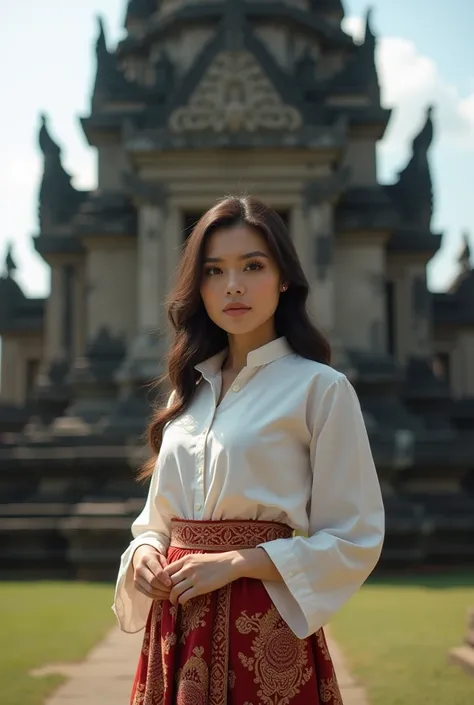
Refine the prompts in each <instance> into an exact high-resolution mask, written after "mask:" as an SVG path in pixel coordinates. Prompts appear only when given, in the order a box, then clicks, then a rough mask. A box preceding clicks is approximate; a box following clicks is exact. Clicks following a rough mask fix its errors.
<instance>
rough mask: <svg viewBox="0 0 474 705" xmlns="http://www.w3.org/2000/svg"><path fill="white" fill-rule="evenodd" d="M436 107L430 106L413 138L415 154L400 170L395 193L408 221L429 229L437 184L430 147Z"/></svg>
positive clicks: (407, 223)
mask: <svg viewBox="0 0 474 705" xmlns="http://www.w3.org/2000/svg"><path fill="white" fill-rule="evenodd" d="M432 114H433V107H432V106H428V108H427V110H426V118H425V123H424V125H423V127H422V129H421V130H420V132H419V133H418V134H417V135H416V137H415V138H414V139H413V142H412V154H411V158H410V160H409V162H408V164H407V165H406V167H405V168H404V169H403V170H402V171H401V172H400V173H399V178H398V182H397V183H396V184H395V185H394V187H393V188H394V193H395V195H396V197H397V199H398V203H399V207H400V210H401V212H402V214H403V218H404V222H405V224H406V225H410V226H412V227H413V226H415V227H420V228H421V229H425V230H428V229H429V228H430V225H431V217H432V215H433V185H432V181H431V173H430V165H429V162H428V150H429V148H430V146H431V143H432V141H433V119H432Z"/></svg>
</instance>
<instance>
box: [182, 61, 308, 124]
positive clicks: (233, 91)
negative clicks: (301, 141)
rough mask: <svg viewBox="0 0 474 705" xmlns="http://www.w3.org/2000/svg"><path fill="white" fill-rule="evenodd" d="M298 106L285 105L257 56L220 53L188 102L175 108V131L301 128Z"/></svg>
mask: <svg viewBox="0 0 474 705" xmlns="http://www.w3.org/2000/svg"><path fill="white" fill-rule="evenodd" d="M301 123H302V119H301V115H300V113H299V112H298V110H296V108H294V107H292V106H289V105H285V104H284V103H283V101H282V99H281V97H280V95H279V94H278V93H277V91H276V90H275V88H274V86H273V85H272V83H271V82H270V80H269V79H268V77H267V76H266V75H265V73H264V71H263V70H262V68H261V67H260V65H259V64H258V63H257V61H256V60H255V58H254V57H253V56H252V54H250V53H249V52H246V51H225V52H221V53H220V54H218V55H217V57H216V58H215V59H214V61H213V62H212V64H211V66H210V67H209V69H208V71H207V73H206V74H205V75H204V76H203V78H202V79H201V81H200V83H199V84H198V86H197V88H196V90H195V92H194V93H193V95H192V96H191V98H190V101H189V103H188V104H187V105H185V106H183V107H180V108H178V109H177V110H175V111H174V112H173V113H172V114H171V117H170V121H169V125H170V129H171V130H172V131H173V132H177V133H182V132H201V131H212V132H218V133H219V132H256V131H257V130H286V131H292V130H297V129H298V128H299V127H300V126H301Z"/></svg>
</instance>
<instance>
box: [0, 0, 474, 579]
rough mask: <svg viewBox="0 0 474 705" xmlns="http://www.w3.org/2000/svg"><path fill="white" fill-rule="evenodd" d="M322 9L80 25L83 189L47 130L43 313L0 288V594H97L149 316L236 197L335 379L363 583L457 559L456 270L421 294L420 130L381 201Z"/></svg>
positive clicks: (460, 442) (461, 541)
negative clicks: (360, 494) (382, 526)
mask: <svg viewBox="0 0 474 705" xmlns="http://www.w3.org/2000/svg"><path fill="white" fill-rule="evenodd" d="M343 12H344V11H343V7H342V3H341V1H340V0H130V2H129V3H128V7H127V8H126V17H125V27H126V35H125V38H124V39H123V41H121V42H120V43H119V44H118V46H117V47H116V48H115V49H114V50H112V49H111V48H110V47H109V46H108V44H107V39H106V35H105V30H104V26H103V24H102V22H100V23H99V31H98V38H97V44H96V53H97V72H96V78H95V85H94V88H93V93H92V96H91V103H90V112H89V114H88V115H86V116H84V117H82V118H81V121H80V122H81V128H82V130H83V131H84V134H85V137H86V139H87V141H88V143H89V145H90V146H91V149H95V150H97V157H98V160H97V163H98V171H97V184H98V186H97V189H95V190H93V191H90V192H85V191H78V190H77V189H76V188H75V187H74V186H73V184H72V183H71V176H70V175H69V174H68V173H67V172H66V171H65V169H64V168H63V166H62V160H61V149H60V147H59V146H58V144H57V142H56V141H55V140H54V139H53V137H52V136H51V132H50V126H49V125H48V121H47V119H46V118H45V117H43V118H42V124H41V126H40V130H39V146H40V148H41V151H42V153H43V155H44V171H43V177H42V181H41V186H40V191H39V212H38V215H39V219H38V232H37V234H35V235H34V237H33V241H34V245H35V247H36V250H37V252H38V253H39V255H40V256H41V257H42V258H43V259H44V260H45V261H46V262H47V263H48V265H49V267H50V270H51V292H50V295H49V296H48V297H47V298H46V299H31V298H28V297H26V296H25V294H24V293H23V292H22V290H21V288H20V286H19V285H18V284H17V283H16V281H15V262H14V248H12V249H11V250H9V252H8V254H7V258H6V262H5V266H4V272H3V275H2V277H1V278H0V334H1V335H2V369H1V373H2V377H1V384H2V386H1V403H0V487H1V492H0V558H1V560H0V575H1V576H4V577H5V576H11V575H15V576H20V575H22V576H25V577H26V576H29V575H32V576H39V575H50V576H53V575H54V576H76V577H77V576H78V577H84V578H110V577H113V576H114V575H115V573H116V569H117V561H118V557H119V555H120V553H121V551H122V549H123V547H124V545H126V544H127V543H128V540H129V527H130V522H131V520H132V518H133V517H134V516H135V515H136V514H137V512H138V511H139V510H140V508H141V506H142V503H143V497H144V494H145V490H146V488H145V487H143V486H141V485H139V484H138V483H136V482H135V479H134V473H135V470H136V469H137V467H138V465H139V464H140V462H141V461H142V460H143V459H144V458H145V455H146V449H145V444H144V441H143V432H144V429H145V424H146V419H147V417H148V414H149V410H150V403H151V401H152V399H153V392H152V390H151V388H150V386H149V384H148V383H149V382H150V380H152V379H153V378H156V377H157V376H158V375H159V374H160V373H161V372H162V362H161V361H162V355H163V351H164V349H165V347H166V336H167V333H166V329H165V316H164V307H163V302H164V298H165V294H166V291H167V290H168V288H169V285H170V282H171V281H172V279H173V272H174V270H175V267H176V264H177V261H178V258H179V254H180V250H181V247H182V245H183V243H184V241H185V239H186V236H187V234H188V233H189V230H190V227H191V226H192V224H193V223H194V222H195V221H196V219H197V218H198V216H199V215H200V214H201V213H202V212H203V211H204V210H205V209H207V208H208V207H209V206H210V205H212V204H213V203H214V202H215V201H216V199H218V198H220V197H221V196H223V195H225V194H228V193H241V192H243V191H246V192H250V193H252V194H254V195H255V196H257V197H260V198H262V199H264V200H265V201H267V202H268V203H269V204H270V205H272V206H273V207H274V208H275V209H276V210H277V211H278V212H279V213H280V214H281V215H282V217H283V218H285V220H286V221H287V223H288V226H289V229H290V232H291V236H292V238H293V239H294V242H295V244H296V246H297V249H298V251H299V254H300V256H301V258H302V261H303V263H304V266H305V268H306V272H307V276H308V278H309V281H310V284H311V288H312V295H311V308H312V313H313V314H314V316H315V319H316V320H317V321H318V322H319V325H320V326H321V327H322V328H323V329H324V330H325V331H327V333H328V334H329V336H330V338H331V340H332V342H333V345H334V349H335V363H334V364H335V365H336V366H338V367H340V368H341V369H343V370H344V371H345V372H346V373H347V374H348V375H349V376H350V378H351V379H352V381H353V383H354V385H355V386H356V389H357V391H358V394H359V396H360V399H361V403H362V406H363V409H364V413H365V417H366V422H367V426H368V430H369V434H370V438H371V442H372V447H373V452H374V456H375V459H376V464H377V467H378V472H379V475H380V479H381V483H382V486H383V490H384V496H385V502H386V509H387V539H386V543H385V549H384V554H383V560H382V562H381V569H382V568H383V566H386V567H388V568H391V567H394V568H396V567H398V566H404V567H410V566H411V567H413V566H422V565H426V566H432V565H440V564H448V563H457V564H461V563H463V562H467V561H472V559H473V558H474V272H473V270H472V266H471V264H470V253H469V247H468V243H467V240H466V247H465V251H464V252H463V253H462V255H461V256H460V261H459V268H460V271H459V277H458V278H457V279H456V281H455V282H453V285H452V288H451V289H450V290H449V291H447V292H446V293H439V294H432V293H430V292H429V290H428V288H427V283H426V266H427V264H428V262H429V261H430V259H431V258H432V257H433V256H434V255H435V253H436V252H437V251H438V249H439V247H440V244H441V235H440V234H439V233H436V232H433V231H432V228H431V220H432V212H433V190H432V181H431V176H430V168H429V161H428V152H429V148H430V145H431V142H432V138H433V123H432V111H431V109H430V108H428V109H427V113H426V121H425V124H424V125H423V126H422V128H421V130H420V131H419V133H418V134H415V135H414V136H413V144H412V154H411V156H410V158H409V160H408V163H407V164H406V166H405V168H404V169H403V170H402V171H401V172H400V174H399V175H398V178H397V180H396V181H395V183H393V184H391V185H382V184H380V183H379V182H378V180H377V169H376V166H377V165H376V143H377V141H378V140H380V139H381V138H382V137H383V135H384V133H385V130H386V128H387V124H388V122H389V119H390V110H387V109H385V108H383V107H381V103H380V89H379V82H378V79H377V72H376V65H375V60H374V52H375V48H376V37H375V36H374V32H373V30H372V27H371V21H370V13H368V15H367V23H366V31H365V40H364V42H363V43H362V44H355V43H354V42H353V40H352V39H351V38H350V37H349V36H348V35H346V34H345V33H344V32H343V31H342V29H341V20H342V18H343Z"/></svg>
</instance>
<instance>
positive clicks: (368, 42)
mask: <svg viewBox="0 0 474 705" xmlns="http://www.w3.org/2000/svg"><path fill="white" fill-rule="evenodd" d="M372 15H373V8H372V7H368V8H367V11H366V13H365V34H364V45H365V46H367V47H369V46H370V47H372V48H373V49H375V34H374V32H373V29H372Z"/></svg>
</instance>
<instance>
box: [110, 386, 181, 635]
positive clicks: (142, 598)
mask: <svg viewBox="0 0 474 705" xmlns="http://www.w3.org/2000/svg"><path fill="white" fill-rule="evenodd" d="M172 394H173V393H172ZM172 394H171V396H170V398H169V400H168V406H169V405H170V403H171V400H172ZM157 488H158V470H157V467H156V466H155V471H154V473H153V475H152V478H151V482H150V486H149V490H148V496H147V500H146V503H145V506H144V508H143V510H142V512H141V514H140V515H139V516H138V517H137V518H136V519H135V521H134V522H133V524H132V527H131V531H132V536H133V540H132V541H131V543H130V545H129V546H128V548H127V549H126V551H125V552H124V553H123V554H122V556H121V559H120V568H119V572H118V577H117V582H116V586H115V596H114V603H113V605H112V610H113V611H114V613H115V616H116V617H117V620H118V623H119V626H120V629H121V630H122V631H124V632H129V633H132V632H138V631H140V629H143V628H144V627H145V624H146V620H147V617H148V613H149V611H150V606H151V603H152V600H151V599H150V598H149V597H146V595H143V594H142V593H140V592H138V590H135V588H134V587H133V567H132V558H133V554H134V553H135V551H136V550H137V548H138V547H139V546H143V545H144V544H148V545H150V546H153V548H156V549H157V550H158V551H160V553H162V554H163V555H166V553H167V551H168V546H169V543H170V526H171V512H168V511H167V509H166V506H165V505H164V503H163V500H161V501H160V498H159V497H158V489H157Z"/></svg>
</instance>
